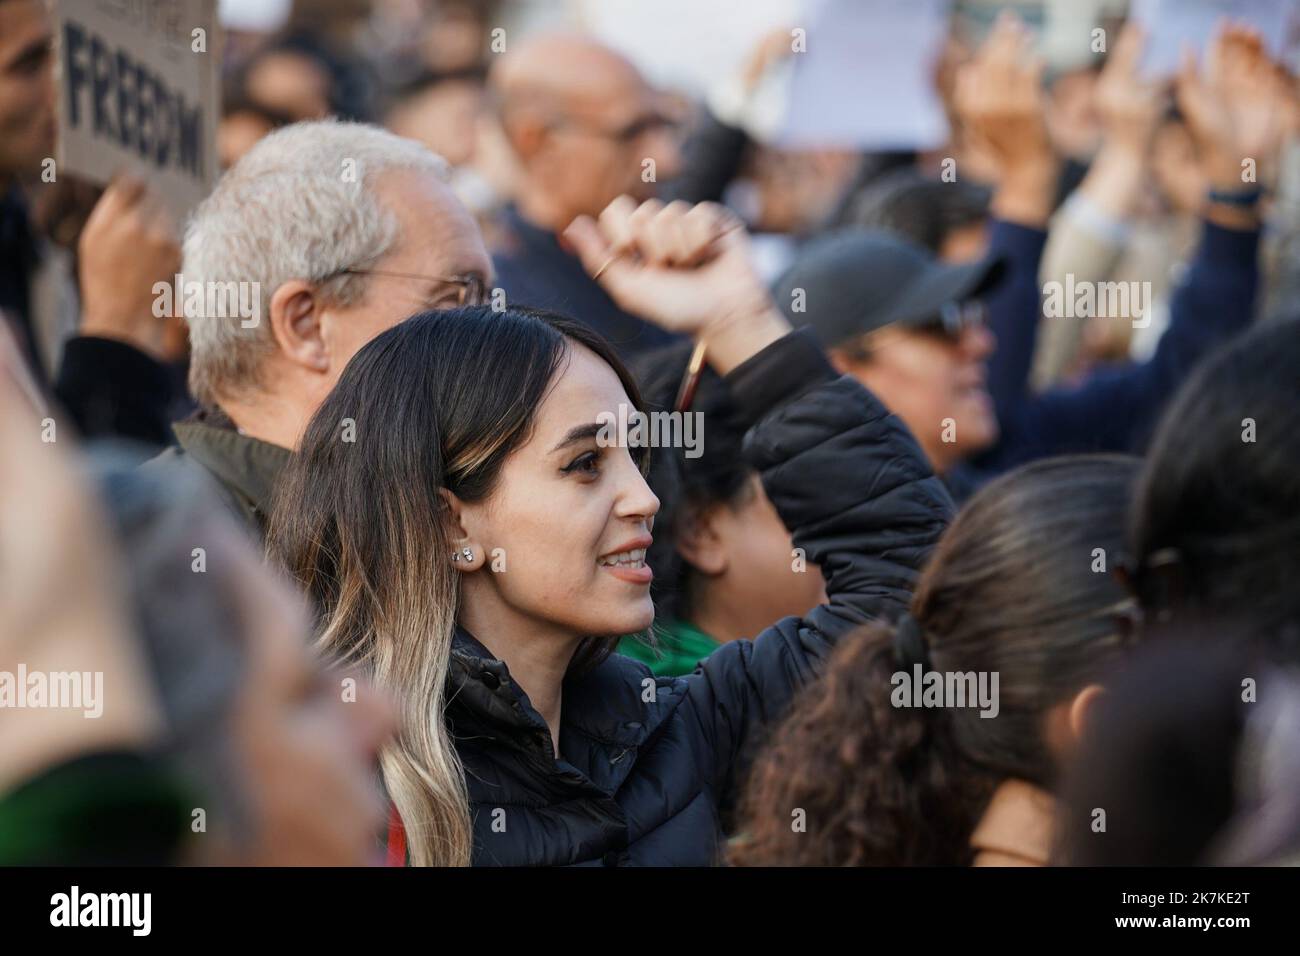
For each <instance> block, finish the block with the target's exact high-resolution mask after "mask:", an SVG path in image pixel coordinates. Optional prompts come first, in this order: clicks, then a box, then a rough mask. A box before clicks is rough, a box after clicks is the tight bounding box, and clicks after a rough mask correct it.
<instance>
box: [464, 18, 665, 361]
mask: <svg viewBox="0 0 1300 956" xmlns="http://www.w3.org/2000/svg"><path fill="white" fill-rule="evenodd" d="M488 84H489V91H490V95H491V98H492V102H493V105H494V108H495V111H496V115H497V118H498V120H499V121H500V124H501V128H502V131H503V132H504V134H505V137H506V140H507V142H508V143H509V145H510V148H511V150H512V151H513V153H514V155H515V159H516V160H517V163H518V168H519V177H518V179H517V181H516V182H515V184H514V191H513V193H514V194H513V199H514V202H513V204H512V205H510V206H508V207H507V208H506V210H505V213H504V216H503V220H504V221H503V223H502V229H501V238H500V239H499V240H498V243H497V245H496V248H494V250H493V262H494V265H495V267H496V272H497V284H498V285H499V286H500V287H501V288H503V289H504V290H505V293H506V299H507V301H509V302H510V303H511V304H512V305H523V306H536V307H540V308H548V309H554V310H556V311H559V312H563V313H565V314H567V315H570V316H572V317H574V318H576V319H579V320H581V321H583V322H585V323H587V324H588V325H590V326H591V327H592V328H594V329H595V330H596V331H598V332H600V333H601V334H602V335H604V336H605V337H606V338H607V339H609V340H610V342H612V343H613V345H614V347H615V348H616V349H618V350H619V352H620V353H622V354H623V356H624V357H630V356H632V355H636V354H639V353H641V352H645V351H648V350H650V349H653V348H656V347H658V346H660V345H663V344H665V343H666V342H668V341H670V340H671V337H670V336H669V335H668V334H667V333H665V332H663V331H661V330H660V329H658V328H656V327H654V326H652V325H650V324H649V323H647V322H645V321H643V320H642V319H640V318H639V317H637V316H635V315H632V314H630V313H627V312H624V311H623V310H622V309H620V308H619V307H618V306H616V305H615V304H614V302H613V300H611V299H610V298H609V296H608V295H606V294H605V291H604V290H603V289H602V288H601V287H600V286H599V285H598V284H597V283H596V282H594V281H593V280H592V279H591V278H590V277H589V276H588V275H587V272H586V271H585V270H584V269H583V268H582V264H581V263H580V262H579V261H578V259H577V257H576V256H573V255H572V254H571V253H569V252H568V250H566V249H565V248H563V247H562V246H561V245H560V242H559V240H558V239H557V236H558V234H559V233H561V232H562V231H563V230H564V229H565V228H566V227H567V226H568V225H569V223H571V222H573V220H574V219H575V218H577V217H578V216H584V215H585V216H592V217H598V216H599V215H600V214H601V212H602V211H603V210H604V209H605V207H606V206H608V205H609V203H610V202H611V201H613V200H614V199H616V198H617V197H619V196H622V195H628V196H631V197H632V198H634V199H636V200H638V201H641V200H646V199H652V198H654V196H655V194H656V192H657V182H662V181H664V180H667V179H669V178H671V177H672V176H674V175H676V174H677V172H678V167H679V165H680V157H679V154H678V148H677V140H676V137H675V131H674V129H673V126H674V123H673V121H672V119H671V118H670V117H669V116H668V114H667V112H666V111H665V109H664V104H663V100H662V97H661V95H660V94H659V93H657V92H656V91H655V90H654V89H652V88H651V87H650V86H649V84H647V83H646V81H645V79H644V78H643V77H642V76H641V74H640V73H639V72H638V71H637V69H636V67H634V66H633V65H632V64H631V63H630V62H628V61H627V60H626V59H624V58H623V57H622V56H620V55H618V54H617V53H615V52H614V51H613V50H610V49H609V48H607V47H605V46H602V45H601V44H599V43H597V42H596V41H594V40H591V39H588V38H586V37H580V36H569V35H558V34H551V35H544V36H538V37H535V38H532V39H530V40H527V41H525V42H523V43H521V44H520V45H519V46H517V47H515V48H513V49H512V50H511V51H510V52H509V53H507V54H505V55H504V56H503V57H502V58H501V59H500V60H498V61H497V63H496V65H495V66H494V68H493V69H492V72H491V74H490V75H489V78H488Z"/></svg>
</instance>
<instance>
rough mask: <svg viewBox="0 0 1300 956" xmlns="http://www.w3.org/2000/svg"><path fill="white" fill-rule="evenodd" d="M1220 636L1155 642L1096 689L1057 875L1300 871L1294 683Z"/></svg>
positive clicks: (1182, 631)
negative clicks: (1094, 869)
mask: <svg viewBox="0 0 1300 956" xmlns="http://www.w3.org/2000/svg"><path fill="white" fill-rule="evenodd" d="M1231 630H1232V627H1231V625H1227V626H1213V627H1202V626H1194V627H1191V628H1179V629H1177V632H1176V633H1162V634H1161V635H1160V639H1159V640H1154V641H1151V642H1149V643H1148V644H1147V646H1146V647H1144V648H1143V650H1142V652H1140V653H1139V654H1137V655H1136V656H1135V659H1134V660H1133V661H1131V662H1130V664H1129V666H1127V667H1126V668H1125V670H1124V672H1123V673H1122V674H1120V675H1119V676H1118V677H1117V678H1116V679H1115V680H1114V681H1113V682H1110V683H1108V684H1107V689H1106V690H1107V692H1106V695H1105V697H1104V699H1103V700H1102V701H1101V702H1100V704H1099V705H1098V707H1097V709H1096V716H1095V719H1094V720H1093V721H1092V722H1091V723H1090V725H1089V727H1088V730H1087V732H1086V734H1085V736H1084V740H1083V743H1082V745H1081V747H1080V750H1079V753H1078V755H1077V759H1076V761H1075V762H1074V764H1073V766H1072V767H1071V769H1070V772H1069V773H1068V774H1067V780H1066V785H1065V787H1064V791H1065V797H1064V802H1063V806H1062V812H1061V820H1062V827H1061V833H1060V842H1059V845H1058V847H1057V850H1056V856H1057V859H1058V861H1059V862H1061V863H1064V864H1071V865H1079V866H1202V865H1226V866H1250V865H1277V864H1282V863H1287V862H1290V863H1292V864H1294V863H1296V862H1300V796H1298V795H1300V682H1298V681H1297V679H1296V675H1295V673H1294V672H1286V671H1283V670H1280V669H1277V668H1274V667H1272V666H1270V665H1268V664H1267V663H1266V662H1265V661H1263V660H1262V659H1261V658H1259V657H1258V656H1255V655H1252V654H1251V653H1250V652H1249V651H1247V650H1246V648H1245V647H1244V642H1239V641H1233V640H1231V639H1229V637H1230V632H1231Z"/></svg>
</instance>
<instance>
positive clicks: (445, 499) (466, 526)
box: [438, 488, 487, 571]
mask: <svg viewBox="0 0 1300 956" xmlns="http://www.w3.org/2000/svg"><path fill="white" fill-rule="evenodd" d="M438 501H439V509H440V510H441V511H442V512H443V513H444V517H445V519H446V521H447V531H448V537H450V538H451V546H452V552H451V554H449V555H447V560H448V561H450V562H451V563H452V564H454V565H455V566H456V567H457V568H458V569H459V570H461V571H477V570H478V569H479V568H481V567H482V566H483V565H484V564H485V563H486V562H487V551H486V549H484V548H483V547H481V546H480V545H479V543H478V541H477V540H476V539H475V537H474V534H473V533H472V530H471V526H472V525H473V524H474V520H473V518H474V516H473V511H474V508H473V506H472V505H468V504H466V503H465V502H463V501H461V500H460V498H458V497H457V496H456V495H455V494H454V493H453V492H451V491H449V490H448V489H446V488H439V489H438Z"/></svg>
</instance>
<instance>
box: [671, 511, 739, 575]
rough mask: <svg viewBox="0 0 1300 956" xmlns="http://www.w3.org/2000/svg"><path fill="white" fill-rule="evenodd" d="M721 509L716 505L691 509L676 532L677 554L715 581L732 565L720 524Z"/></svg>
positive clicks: (678, 523) (684, 515)
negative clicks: (718, 520) (719, 514)
mask: <svg viewBox="0 0 1300 956" xmlns="http://www.w3.org/2000/svg"><path fill="white" fill-rule="evenodd" d="M719 507H721V506H720V505H716V504H715V505H707V506H705V507H690V508H687V509H686V511H685V513H684V514H682V516H681V518H680V520H679V521H678V522H677V528H676V529H674V530H675V535H676V539H677V553H678V554H679V555H681V556H682V560H684V561H685V562H686V563H687V564H689V565H690V566H691V567H693V568H694V569H695V570H696V571H699V572H700V573H701V574H707V575H709V576H711V577H712V576H716V575H719V574H724V573H726V570H727V566H728V563H729V561H728V557H727V549H726V547H725V546H724V542H723V540H722V535H721V534H720V533H719V529H718V522H717V520H716V519H717V509H718V508H719Z"/></svg>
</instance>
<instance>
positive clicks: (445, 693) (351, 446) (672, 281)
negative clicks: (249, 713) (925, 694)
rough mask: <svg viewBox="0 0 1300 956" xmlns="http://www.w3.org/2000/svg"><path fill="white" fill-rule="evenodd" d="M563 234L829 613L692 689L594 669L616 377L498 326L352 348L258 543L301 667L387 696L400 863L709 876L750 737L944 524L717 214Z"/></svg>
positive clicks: (610, 507)
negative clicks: (345, 672)
mask: <svg viewBox="0 0 1300 956" xmlns="http://www.w3.org/2000/svg"><path fill="white" fill-rule="evenodd" d="M566 238H567V239H568V241H569V242H570V243H571V244H572V245H573V247H574V248H575V249H576V251H577V252H578V254H579V256H580V258H581V259H582V262H583V264H584V266H585V267H586V268H587V269H588V271H589V272H590V273H592V274H593V275H595V276H597V278H598V279H599V281H600V282H601V283H602V285H604V287H605V288H606V289H607V290H608V291H609V292H610V294H611V295H612V296H613V297H614V298H615V300H616V301H618V302H619V304H620V305H621V306H622V307H624V308H625V309H628V310H629V311H633V312H636V313H638V314H640V315H643V316H646V317H648V318H650V319H653V320H654V321H656V322H657V323H659V324H660V325H662V326H663V327H665V328H668V329H669V330H671V331H675V332H679V333H684V334H688V335H691V336H692V337H694V338H695V339H696V340H697V341H700V342H703V343H704V344H705V345H706V347H707V349H708V357H709V361H710V362H711V364H712V365H713V367H714V369H715V370H716V371H717V372H718V373H719V374H720V375H722V376H724V377H725V378H726V380H727V383H728V386H729V387H730V389H731V390H732V393H733V397H734V400H735V402H736V405H737V407H738V408H739V409H740V410H741V411H742V414H744V415H745V416H747V420H748V421H749V422H750V423H751V425H752V427H751V429H750V431H749V435H748V439H747V444H746V448H745V453H746V455H747V457H748V458H749V461H750V462H751V464H752V466H753V467H754V468H755V469H756V470H757V471H758V472H759V473H760V475H761V476H762V480H763V482H764V486H765V488H766V491H767V494H768V496H769V497H770V498H771V500H772V502H773V504H774V505H775V507H776V508H777V510H778V512H779V513H780V514H781V516H782V519H783V520H784V521H785V522H786V523H787V525H788V526H789V527H790V529H791V531H792V532H793V540H794V544H795V547H796V548H797V549H802V550H803V552H804V554H805V555H806V560H807V562H808V564H809V565H810V566H813V567H820V569H821V572H822V574H823V575H824V576H825V578H826V589H827V592H828V595H829V602H828V603H827V604H826V605H824V606H819V607H817V608H815V609H814V610H812V611H811V612H810V613H809V614H808V615H807V616H806V617H804V618H803V619H797V618H787V619H785V620H783V621H780V622H777V623H775V624H773V625H772V626H771V627H769V628H768V629H767V630H766V631H764V632H763V633H762V634H760V635H759V636H758V637H757V639H756V640H754V641H753V642H750V641H735V642H732V643H730V644H728V645H727V646H726V647H725V648H723V649H722V650H720V651H718V652H717V653H716V654H714V655H713V656H712V657H711V658H710V659H709V661H708V662H707V663H706V664H705V665H704V667H703V669H702V671H701V672H700V673H698V674H695V675H693V676H691V677H686V678H657V679H656V678H655V677H653V676H652V675H651V673H650V671H649V670H648V669H647V668H646V667H645V665H643V664H641V663H638V662H635V661H632V660H630V659H628V658H624V657H621V656H618V655H611V650H612V648H613V646H614V644H615V643H616V642H617V641H618V639H619V636H620V635H623V634H628V633H633V632H636V631H639V630H643V629H645V628H646V627H648V626H649V625H650V624H651V621H652V619H653V616H654V608H653V605H652V603H651V599H650V592H649V585H650V580H651V578H652V572H651V570H650V569H649V568H648V567H647V566H646V565H645V562H644V554H645V550H646V548H647V547H648V546H649V545H650V543H651V541H652V536H651V529H652V525H653V521H654V516H655V513H656V511H657V510H658V507H659V503H658V501H657V499H656V498H655V497H654V495H653V494H652V493H651V492H650V489H649V488H648V486H647V485H646V482H645V480H644V478H643V472H642V462H641V458H642V454H643V452H644V451H645V449H644V448H642V447H638V442H637V441H636V440H635V438H634V433H629V434H627V435H621V434H611V433H610V431H609V426H610V422H611V420H612V421H615V422H617V421H618V420H619V415H620V412H621V413H622V416H623V418H622V420H623V421H629V420H631V419H630V418H629V416H630V415H631V413H633V412H635V411H639V407H638V398H637V394H636V386H635V384H634V382H633V381H632V380H631V378H630V377H629V376H628V374H627V373H626V371H625V370H624V368H623V366H622V364H621V363H620V362H619V360H618V358H617V357H616V356H615V354H614V353H613V352H612V351H611V349H610V348H609V346H608V345H606V344H605V343H604V342H603V341H602V340H601V339H600V338H599V337H598V336H596V335H594V334H593V333H591V332H590V331H587V330H586V329H584V328H583V327H582V326H580V325H578V324H576V323H573V322H569V321H566V320H564V319H562V318H559V317H556V316H553V315H549V314H544V313H533V312H526V311H520V310H516V309H506V310H505V311H503V312H493V311H492V310H491V309H488V308H466V309H460V310H456V311H453V312H444V313H425V314H422V315H418V316H415V317H413V318H411V319H409V320H407V321H406V322H404V323H403V324H401V325H399V326H397V327H395V328H393V329H391V330H389V331H388V332H385V333H384V334H382V335H380V336H379V337H378V338H376V339H375V340H374V341H373V342H371V343H370V344H369V345H367V346H366V347H365V348H363V349H362V350H361V351H360V352H359V353H358V354H357V355H356V356H355V358H354V359H353V360H352V362H351V363H350V364H349V365H348V367H347V369H346V370H345V371H344V373H343V376H342V378H341V379H340V381H339V383H338V386H337V388H336V389H335V390H334V392H333V393H332V394H331V395H330V397H329V398H328V399H327V400H326V402H325V403H324V404H323V406H322V407H321V409H320V411H319V412H318V413H317V415H316V416H315V418H314V419H313V421H312V423H311V425H310V426H309V427H308V429H307V432H306V434H305V436H304V438H303V440H302V443H301V447H300V452H299V454H298V455H297V456H295V460H294V462H293V464H292V465H291V466H290V468H289V470H288V472H287V473H286V474H285V476H284V479H283V481H282V482H281V485H280V489H279V497H278V503H277V506H276V508H275V511H274V516H273V519H272V522H271V531H270V547H271V550H272V553H273V554H275V555H276V556H277V557H278V558H279V559H280V560H281V561H283V563H284V564H285V565H286V566H287V567H288V568H289V570H290V572H291V573H292V574H293V575H294V576H295V577H296V578H297V579H298V581H300V582H301V583H302V585H303V586H304V587H305V588H306V590H307V592H308V593H309V595H310V596H311V597H312V599H313V600H314V601H315V603H316V605H317V607H318V609H319V613H320V615H321V635H322V636H321V639H320V640H321V643H322V645H323V647H324V648H325V649H326V651H327V652H328V653H329V655H330V656H331V657H333V658H335V659H338V660H346V661H349V662H353V663H359V664H362V665H364V666H365V667H366V668H367V669H368V670H369V671H370V672H371V673H372V674H373V675H374V677H375V679H376V680H377V682H378V683H379V684H380V685H381V686H383V687H385V688H387V689H389V690H390V691H392V692H393V693H394V694H395V695H396V696H398V697H399V699H400V701H401V703H402V705H403V706H404V714H403V716H404V728H403V731H402V734H401V736H400V738H399V740H398V741H397V743H396V744H395V745H394V746H392V747H390V748H389V749H388V750H387V751H386V752H385V753H384V755H383V756H382V765H383V774H384V781H385V784H386V786H387V788H388V792H389V794H390V796H391V798H392V800H393V802H394V804H395V807H396V809H397V811H398V814H399V815H400V828H397V827H395V828H394V831H395V833H397V832H400V834H401V835H402V838H403V839H404V841H405V847H406V858H407V859H408V860H409V861H410V862H412V863H415V864H425V865H427V864H466V863H471V862H472V863H476V864H583V863H585V864H602V863H603V864H605V865H611V866H612V865H620V864H624V863H632V864H709V863H713V862H715V861H716V859H717V856H718V848H719V845H720V840H721V837H722V835H723V832H724V827H725V824H724V822H723V821H724V817H725V816H726V814H727V812H728V810H729V808H730V806H731V804H732V801H733V798H734V796H735V791H736V785H737V781H738V780H739V779H740V777H741V775H742V774H743V772H744V768H745V765H746V755H747V754H748V753H749V752H750V751H751V749H752V748H753V747H754V746H755V745H756V743H757V741H758V739H759V737H760V735H761V733H762V731H763V729H764V727H765V726H766V725H767V724H768V723H769V722H770V721H771V720H772V719H773V718H774V717H775V716H776V715H778V714H780V713H781V712H782V710H784V708H785V707H786V706H787V705H788V703H789V701H790V699H791V698H792V696H793V695H794V693H795V692H796V690H797V689H798V688H799V687H801V686H802V685H803V684H805V683H806V682H807V681H808V680H809V679H810V678H811V677H812V676H813V674H814V673H815V672H816V670H818V668H819V667H820V664H821V661H822V660H823V659H824V658H825V657H826V655H827V654H829V652H830V650H831V648H832V647H833V646H834V644H835V642H836V640H838V639H839V637H840V636H841V635H843V634H845V633H847V632H849V631H850V630H852V629H853V628H854V627H856V626H859V625H861V624H864V623H866V622H867V621H870V620H873V619H877V618H880V617H883V616H887V615H891V614H893V613H895V612H896V611H897V610H898V609H900V608H901V607H902V606H904V605H905V603H906V601H907V598H908V594H909V591H910V588H911V586H912V584H913V582H914V579H915V575H916V572H917V569H918V568H919V567H920V566H921V563H922V562H923V561H924V560H925V558H926V556H927V555H928V554H929V551H930V548H931V547H932V546H933V544H934V542H935V541H936V540H937V538H938V536H939V533H940V532H941V530H942V528H943V527H944V525H945V524H946V522H947V520H948V517H949V513H950V508H951V503H950V501H949V499H948V497H947V494H946V492H945V491H944V490H943V488H942V486H941V485H940V484H939V483H938V481H937V479H935V478H934V477H933V476H932V475H931V473H930V471H929V468H928V466H927V464H926V462H925V460H924V458H923V457H922V455H921V453H920V451H919V449H918V447H917V445H916V443H915V441H914V440H913V439H912V438H911V436H910V435H909V434H908V433H907V431H906V429H905V428H903V427H902V426H901V425H900V424H899V423H898V422H897V421H896V420H894V419H893V418H891V417H890V416H889V414H888V412H887V411H886V410H885V409H884V408H883V407H882V406H881V405H880V404H879V403H878V402H877V401H876V400H875V399H874V398H873V397H872V396H871V395H870V394H869V393H868V392H867V391H866V390H865V389H864V388H862V387H861V386H860V385H858V384H857V383H856V382H854V381H852V380H851V379H847V378H838V377H836V376H835V374H834V373H833V371H832V370H831V369H830V366H829V365H828V364H827V362H826V359H825V357H824V356H823V355H822V353H821V352H820V350H819V349H817V347H816V346H815V345H814V344H813V342H812V340H811V339H810V338H809V337H807V336H806V335H805V334H802V333H791V332H790V328H789V325H788V324H787V323H786V322H785V320H784V319H783V318H782V317H781V316H780V314H779V312H777V311H776V309H775V308H774V306H773V304H772V303H771V301H770V299H769V298H768V296H767V293H766V291H765V289H764V288H763V286H762V283H761V282H760V281H759V280H758V278H757V277H756V276H755V275H754V273H753V270H752V267H751V266H750V264H749V259H748V251H747V249H746V246H745V242H744V239H743V234H742V233H740V232H739V231H737V230H736V229H735V228H734V227H733V220H732V219H730V217H728V216H727V215H725V214H724V213H723V212H722V211H721V210H720V209H719V208H718V207H712V206H707V205H702V206H696V207H689V206H686V205H684V204H674V205H671V206H668V207H662V206H661V205H660V204H657V203H651V204H646V205H644V206H642V207H639V208H638V207H636V205H635V204H634V203H632V202H631V201H630V200H620V201H617V202H616V203H614V204H612V205H611V206H610V208H609V209H607V210H606V212H605V213H604V214H603V215H602V217H601V221H600V223H599V225H598V224H596V223H595V222H592V221H590V220H581V221H579V222H577V223H575V225H574V226H573V227H572V228H571V229H570V230H569V232H568V233H567V236H566ZM707 440H708V438H707V435H706V436H705V441H706V442H707ZM792 560H799V558H798V556H793V557H792Z"/></svg>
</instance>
